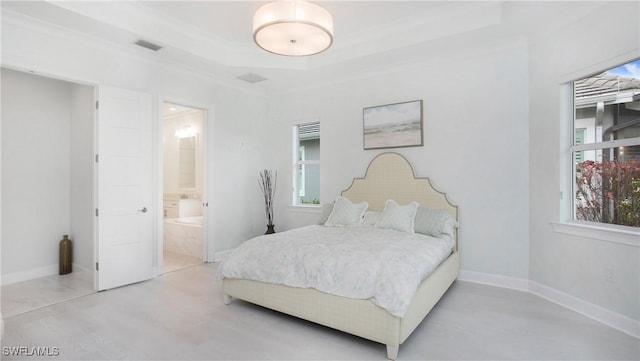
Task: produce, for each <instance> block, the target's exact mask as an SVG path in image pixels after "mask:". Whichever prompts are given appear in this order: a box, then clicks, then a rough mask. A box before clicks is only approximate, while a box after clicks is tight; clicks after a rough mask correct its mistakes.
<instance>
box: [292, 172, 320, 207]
mask: <svg viewBox="0 0 640 361" xmlns="http://www.w3.org/2000/svg"><path fill="white" fill-rule="evenodd" d="M298 171H299V174H298V180H299V182H301V183H299V187H298V193H299V194H298V202H297V204H320V165H319V164H305V165H301V166H299V168H298Z"/></svg>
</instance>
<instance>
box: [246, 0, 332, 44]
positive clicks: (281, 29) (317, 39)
mask: <svg viewBox="0 0 640 361" xmlns="http://www.w3.org/2000/svg"><path fill="white" fill-rule="evenodd" d="M253 40H254V41H255V42H256V44H258V46H259V47H261V48H262V49H264V50H266V51H268V52H271V53H274V54H279V55H288V56H306V55H313V54H318V53H320V52H323V51H324V50H326V49H327V48H329V47H330V46H331V44H332V43H333V18H332V17H331V14H330V13H329V12H328V11H327V10H325V9H324V8H322V7H320V6H318V5H316V4H313V3H310V2H307V1H297V0H287V1H276V2H272V3H268V4H266V5H263V6H261V7H260V8H259V9H258V10H257V11H256V13H255V14H254V15H253Z"/></svg>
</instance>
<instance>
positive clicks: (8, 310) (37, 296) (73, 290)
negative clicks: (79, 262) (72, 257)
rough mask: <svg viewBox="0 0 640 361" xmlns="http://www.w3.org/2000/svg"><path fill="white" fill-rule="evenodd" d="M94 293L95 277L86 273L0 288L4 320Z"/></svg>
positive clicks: (77, 272)
mask: <svg viewBox="0 0 640 361" xmlns="http://www.w3.org/2000/svg"><path fill="white" fill-rule="evenodd" d="M94 292H95V290H94V288H93V275H92V274H91V272H89V271H86V270H74V271H73V272H71V273H69V274H66V275H53V276H47V277H41V278H37V279H33V280H29V281H24V282H18V283H13V284H9V285H5V286H2V287H1V288H0V293H1V297H0V299H1V300H2V301H1V305H2V307H1V308H2V316H3V317H4V318H6V317H11V316H15V315H19V314H21V313H25V312H29V311H33V310H36V309H39V308H42V307H46V306H50V305H54V304H56V303H60V302H63V301H69V300H72V299H74V298H78V297H82V296H86V295H89V294H92V293H94Z"/></svg>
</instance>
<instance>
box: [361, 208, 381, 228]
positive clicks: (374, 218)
mask: <svg viewBox="0 0 640 361" xmlns="http://www.w3.org/2000/svg"><path fill="white" fill-rule="evenodd" d="M380 217H382V213H381V212H376V211H367V212H366V213H365V214H364V219H363V220H362V224H363V225H365V226H372V227H373V226H375V225H376V223H378V221H379V220H380Z"/></svg>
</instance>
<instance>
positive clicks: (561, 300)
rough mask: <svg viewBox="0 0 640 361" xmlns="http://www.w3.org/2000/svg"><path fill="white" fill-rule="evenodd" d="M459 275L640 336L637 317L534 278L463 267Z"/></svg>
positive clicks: (460, 277)
mask: <svg viewBox="0 0 640 361" xmlns="http://www.w3.org/2000/svg"><path fill="white" fill-rule="evenodd" d="M458 279H459V280H461V281H466V282H472V283H479V284H484V285H489V286H494V287H501V288H508V289H513V290H517V291H523V292H529V293H532V294H534V295H536V296H538V297H542V298H544V299H545V300H547V301H549V302H553V303H555V304H557V305H560V306H562V307H565V308H568V309H570V310H572V311H574V312H577V313H579V314H581V315H583V316H586V317H589V318H591V319H594V320H596V321H598V322H600V323H603V324H605V325H607V326H609V327H612V328H614V329H616V330H618V331H621V332H624V333H626V334H627V335H629V336H633V337H635V338H640V321H637V320H634V319H632V318H629V317H627V316H624V315H621V314H619V313H617V312H613V311H610V310H607V309H606V308H603V307H601V306H598V305H595V304H593V303H590V302H587V301H585V300H582V299H580V298H577V297H575V296H572V295H569V294H567V293H564V292H561V291H558V290H556V289H554V288H551V287H549V286H545V285H542V284H539V283H537V282H534V281H530V280H526V279H522V278H515V277H508V276H501V275H494V274H489V273H482V272H473V271H466V270H460V276H459V277H458Z"/></svg>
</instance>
